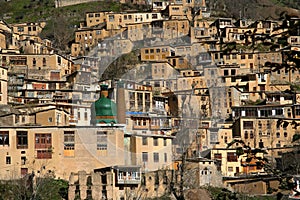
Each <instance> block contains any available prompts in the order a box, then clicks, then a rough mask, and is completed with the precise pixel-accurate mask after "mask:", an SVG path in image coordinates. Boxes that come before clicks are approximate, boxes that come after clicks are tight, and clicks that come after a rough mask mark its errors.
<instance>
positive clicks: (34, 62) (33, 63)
mask: <svg viewBox="0 0 300 200" xmlns="http://www.w3.org/2000/svg"><path fill="white" fill-rule="evenodd" d="M32 65H33V67H35V66H36V60H35V58H33V60H32Z"/></svg>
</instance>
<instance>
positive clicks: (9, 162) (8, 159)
mask: <svg viewBox="0 0 300 200" xmlns="http://www.w3.org/2000/svg"><path fill="white" fill-rule="evenodd" d="M6 164H7V165H10V164H11V158H10V156H6Z"/></svg>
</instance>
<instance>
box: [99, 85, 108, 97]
mask: <svg viewBox="0 0 300 200" xmlns="http://www.w3.org/2000/svg"><path fill="white" fill-rule="evenodd" d="M100 88H101V91H100V98H101V97H106V98H108V85H104V84H103V85H100Z"/></svg>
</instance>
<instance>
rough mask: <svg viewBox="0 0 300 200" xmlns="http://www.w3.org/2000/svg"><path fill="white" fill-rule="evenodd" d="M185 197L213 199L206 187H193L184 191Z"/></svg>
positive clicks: (203, 199)
mask: <svg viewBox="0 0 300 200" xmlns="http://www.w3.org/2000/svg"><path fill="white" fill-rule="evenodd" d="M184 199H188V200H211V197H210V195H209V193H208V191H207V190H205V189H192V190H187V191H185V193H184Z"/></svg>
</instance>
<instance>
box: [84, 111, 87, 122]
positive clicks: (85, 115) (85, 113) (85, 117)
mask: <svg viewBox="0 0 300 200" xmlns="http://www.w3.org/2000/svg"><path fill="white" fill-rule="evenodd" d="M84 120H85V121H87V120H88V113H87V112H84Z"/></svg>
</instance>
